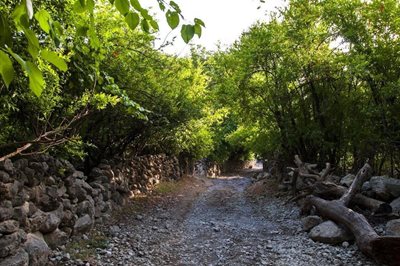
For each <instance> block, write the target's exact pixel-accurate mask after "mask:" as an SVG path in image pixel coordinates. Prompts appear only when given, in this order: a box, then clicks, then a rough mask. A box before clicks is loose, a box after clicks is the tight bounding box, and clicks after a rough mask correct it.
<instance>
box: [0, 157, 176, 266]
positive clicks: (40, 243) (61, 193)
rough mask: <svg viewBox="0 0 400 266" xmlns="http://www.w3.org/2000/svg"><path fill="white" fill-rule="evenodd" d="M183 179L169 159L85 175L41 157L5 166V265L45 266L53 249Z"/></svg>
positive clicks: (1, 213)
mask: <svg viewBox="0 0 400 266" xmlns="http://www.w3.org/2000/svg"><path fill="white" fill-rule="evenodd" d="M180 176H181V171H180V167H179V162H178V160H177V159H176V158H170V157H167V156H166V155H150V156H143V157H138V158H134V159H131V160H128V161H112V162H108V161H103V162H102V163H101V164H99V165H98V167H95V168H93V169H92V171H91V172H90V174H89V175H88V176H86V175H85V174H84V173H83V172H81V171H78V170H76V169H75V168H74V166H73V165H72V164H70V163H69V162H68V161H65V160H60V159H56V158H54V157H51V156H47V155H41V156H36V157H33V158H29V159H18V160H15V161H14V162H12V161H10V160H6V161H4V162H0V266H5V265H7V266H10V265H46V264H47V262H48V255H49V254H50V248H56V247H57V246H60V245H63V244H65V243H66V242H67V241H68V239H69V238H70V237H72V236H74V235H80V234H83V233H85V232H87V231H89V230H90V229H91V228H92V227H93V225H94V224H95V222H101V221H103V219H107V217H109V216H110V215H111V211H112V210H113V208H116V207H118V206H122V205H123V204H124V203H126V202H127V199H128V197H131V196H134V195H136V194H140V193H145V192H147V191H149V190H151V189H152V188H153V187H154V185H155V184H157V183H158V182H159V181H160V180H163V179H177V178H179V177H180Z"/></svg>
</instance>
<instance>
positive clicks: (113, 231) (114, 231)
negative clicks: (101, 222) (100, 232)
mask: <svg viewBox="0 0 400 266" xmlns="http://www.w3.org/2000/svg"><path fill="white" fill-rule="evenodd" d="M119 232H121V228H119V226H118V225H113V226H111V227H110V233H111V235H113V236H114V235H116V234H117V233H119Z"/></svg>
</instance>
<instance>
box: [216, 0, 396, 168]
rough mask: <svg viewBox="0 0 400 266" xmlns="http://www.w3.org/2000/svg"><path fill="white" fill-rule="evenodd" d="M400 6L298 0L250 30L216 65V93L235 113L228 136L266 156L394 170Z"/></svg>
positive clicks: (390, 0) (219, 55)
mask: <svg viewBox="0 0 400 266" xmlns="http://www.w3.org/2000/svg"><path fill="white" fill-rule="evenodd" d="M399 11H400V4H399V3H398V1H395V0H385V1H361V0H352V1H344V0H335V1H307V0H293V1H291V2H290V4H289V6H288V8H286V9H285V10H282V12H281V13H280V14H279V16H275V17H274V16H272V17H271V20H270V22H269V23H259V24H256V25H254V26H253V27H252V28H251V29H250V30H249V31H248V32H245V33H243V34H242V36H241V38H240V40H239V41H238V42H237V43H235V44H234V45H233V46H232V47H231V49H230V50H229V51H228V52H226V53H222V52H220V53H217V54H215V56H214V58H213V59H212V61H210V73H209V74H210V75H211V76H212V79H213V82H212V84H213V88H214V91H215V94H216V99H217V100H218V102H219V103H220V104H222V105H224V106H227V107H229V108H231V112H233V113H234V114H235V117H236V119H235V124H236V125H237V129H236V131H233V132H232V133H228V134H227V135H225V140H227V141H228V142H231V143H233V144H235V145H244V146H245V147H246V148H247V149H250V150H253V151H256V152H257V153H258V154H259V155H261V156H263V157H266V158H267V157H270V156H273V155H278V156H280V158H284V159H286V160H288V161H292V158H293V155H294V154H300V155H301V156H302V158H303V159H304V160H306V161H313V162H314V161H316V162H321V163H322V162H325V161H330V162H331V163H334V164H339V165H340V166H342V167H348V166H349V165H348V162H349V161H352V162H354V164H353V165H351V166H354V167H357V164H359V163H360V162H362V161H363V160H365V158H370V159H371V160H373V161H374V162H375V163H376V166H377V167H376V169H377V170H378V171H379V170H380V169H379V168H382V166H383V165H385V164H387V163H385V161H386V162H388V160H391V161H392V163H391V165H392V166H391V169H392V170H393V169H394V167H395V164H394V163H393V162H395V161H398V160H399V159H400V157H399V156H400V154H399V146H398V143H400V142H399V140H400V138H399V137H400V135H399V129H400V124H399V121H400V120H399V112H398V111H395V110H398V107H399V104H400V99H399V96H398V95H399V94H398V92H399V86H398V85H399V76H400V75H399V74H400V68H399V66H400V65H399V60H400V57H399V55H400V53H399V51H400V50H399V49H400V48H399V47H400V46H399V42H400V39H399V38H398V36H399V34H400V24H399V22H400V21H399V20H398V19H397V18H396V15H395V14H398V12H399ZM396 108H397V109H396ZM349 156H350V157H352V159H351V160H349ZM379 165H380V166H381V167H379Z"/></svg>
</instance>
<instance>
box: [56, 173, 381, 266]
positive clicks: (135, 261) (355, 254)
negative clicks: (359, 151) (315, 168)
mask: <svg viewBox="0 0 400 266" xmlns="http://www.w3.org/2000/svg"><path fill="white" fill-rule="evenodd" d="M250 184H251V179H250V178H248V177H244V176H229V177H221V178H218V179H189V180H186V181H185V182H182V183H180V184H177V186H178V185H179V188H178V189H177V190H174V191H173V192H171V193H169V192H168V193H166V194H163V195H159V196H158V197H153V198H152V200H151V201H150V203H149V202H146V203H145V204H144V205H143V208H141V209H134V210H126V211H124V212H123V213H122V215H121V217H120V218H119V219H118V221H115V223H114V224H113V225H103V226H100V227H99V228H98V229H97V230H96V231H95V233H94V234H93V235H91V236H89V237H86V236H84V238H85V239H86V240H82V241H79V242H75V243H71V244H70V245H69V246H67V248H66V249H64V250H63V251H60V252H55V254H54V256H53V258H52V260H53V261H55V262H56V264H57V263H58V264H59V265H296V266H297V265H307V266H308V265H318V266H323V265H367V266H368V265H375V264H374V263H373V262H372V261H370V260H369V259H367V258H366V257H364V256H363V255H362V254H361V253H360V252H359V251H358V250H357V247H356V246H355V244H352V245H349V246H348V247H347V246H346V247H342V246H330V245H326V244H321V243H315V242H313V241H312V240H310V239H309V238H308V237H307V233H305V232H302V231H301V222H300V216H299V209H298V207H296V206H294V205H284V200H282V199H279V198H276V197H273V196H268V195H267V196H265V197H264V198H262V199H260V198H255V197H251V196H252V195H249V191H247V190H246V188H247V187H248V186H249V185H250ZM250 194H251V193H250ZM74 258H75V259H74ZM76 258H80V259H76Z"/></svg>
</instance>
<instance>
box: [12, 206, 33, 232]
mask: <svg viewBox="0 0 400 266" xmlns="http://www.w3.org/2000/svg"><path fill="white" fill-rule="evenodd" d="M28 214H29V202H25V203H24V204H23V205H22V206H19V207H16V208H14V214H13V219H14V220H18V221H19V223H20V225H21V226H23V227H29V220H28Z"/></svg>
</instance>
